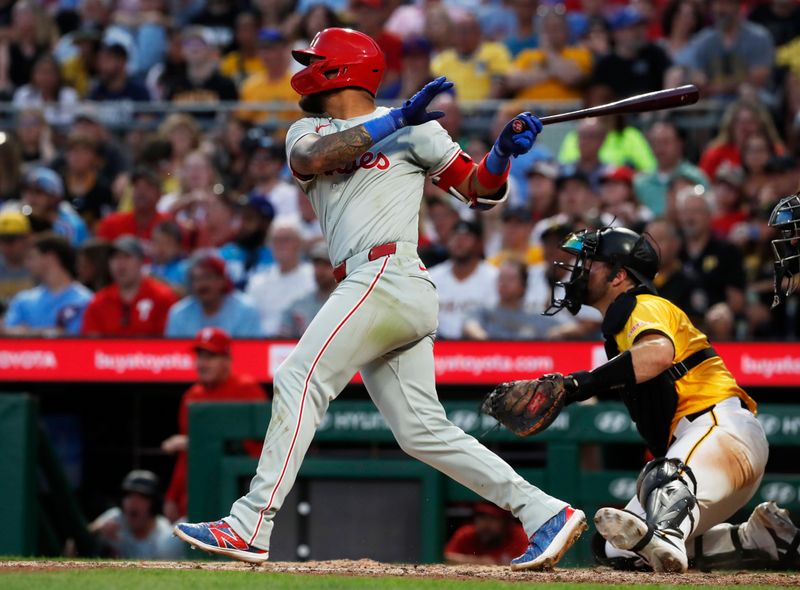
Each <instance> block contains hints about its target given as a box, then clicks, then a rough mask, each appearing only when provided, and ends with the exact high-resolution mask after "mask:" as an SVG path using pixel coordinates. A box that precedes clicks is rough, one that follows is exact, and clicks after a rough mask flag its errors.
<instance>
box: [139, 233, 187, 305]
mask: <svg viewBox="0 0 800 590" xmlns="http://www.w3.org/2000/svg"><path fill="white" fill-rule="evenodd" d="M147 274H149V275H150V276H151V277H155V278H157V279H159V280H161V281H163V282H165V283H166V284H168V285H169V286H170V287H172V289H173V290H174V291H175V292H176V293H178V294H179V295H182V294H183V293H185V292H186V288H187V285H188V275H189V263H188V261H187V260H186V256H185V254H184V248H183V233H182V232H181V228H180V226H179V225H178V224H177V223H175V222H174V221H169V220H167V221H161V222H159V223H158V224H156V226H155V227H154V228H153V234H152V239H151V248H150V264H149V265H148V267H147Z"/></svg>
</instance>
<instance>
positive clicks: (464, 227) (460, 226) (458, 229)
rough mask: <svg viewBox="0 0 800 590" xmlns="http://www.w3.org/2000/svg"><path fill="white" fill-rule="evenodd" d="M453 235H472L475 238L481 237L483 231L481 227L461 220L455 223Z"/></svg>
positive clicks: (472, 222)
mask: <svg viewBox="0 0 800 590" xmlns="http://www.w3.org/2000/svg"><path fill="white" fill-rule="evenodd" d="M453 233H454V234H472V235H473V236H475V237H476V238H481V237H483V230H482V229H481V226H480V225H478V224H477V223H475V222H474V221H466V220H464V219H462V220H461V221H459V222H458V223H456V225H455V227H454V228H453Z"/></svg>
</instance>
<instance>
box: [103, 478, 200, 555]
mask: <svg viewBox="0 0 800 590" xmlns="http://www.w3.org/2000/svg"><path fill="white" fill-rule="evenodd" d="M121 488H122V490H121V491H122V500H121V502H120V505H119V506H114V507H112V508H109V509H108V510H106V511H105V512H103V513H102V514H101V515H100V516H98V517H97V518H95V519H94V520H93V521H92V523H91V524H90V525H89V532H91V533H92V534H94V535H95V536H96V537H97V538H98V539H99V540H100V541H101V543H102V545H103V554H104V555H106V556H108V557H114V558H118V559H182V558H184V557H185V547H184V546H183V544H182V543H181V541H180V540H179V539H177V538H176V537H175V536H174V535H173V534H172V525H171V524H170V522H169V520H168V519H167V518H165V517H164V516H163V515H162V514H161V504H162V491H161V482H160V481H159V479H158V476H157V475H156V474H155V473H153V472H152V471H146V470H144V469H136V470H134V471H131V472H130V473H128V475H126V476H125V479H124V480H122V486H121Z"/></svg>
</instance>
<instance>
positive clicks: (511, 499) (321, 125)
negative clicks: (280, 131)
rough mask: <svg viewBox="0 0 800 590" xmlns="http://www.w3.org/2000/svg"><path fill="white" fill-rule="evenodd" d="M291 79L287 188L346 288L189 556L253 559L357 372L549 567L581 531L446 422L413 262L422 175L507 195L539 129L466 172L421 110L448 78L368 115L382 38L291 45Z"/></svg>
mask: <svg viewBox="0 0 800 590" xmlns="http://www.w3.org/2000/svg"><path fill="white" fill-rule="evenodd" d="M293 54H294V57H295V59H297V61H299V62H300V63H302V64H303V65H304V66H305V68H304V69H303V70H301V71H300V72H298V73H297V74H296V75H295V76H294V78H293V79H292V86H293V87H294V89H295V90H296V91H297V92H298V93H299V94H300V95H301V96H302V98H301V101H300V106H301V107H302V108H303V110H304V111H306V112H308V113H324V114H321V115H318V116H309V117H307V118H303V119H301V120H299V121H297V122H296V123H295V124H294V125H292V126H291V128H290V129H289V132H288V135H287V138H286V150H287V154H288V159H289V163H290V166H291V168H292V171H293V173H294V176H295V178H296V180H297V183H298V184H299V185H300V187H301V188H302V189H303V190H304V191H305V192H306V194H307V195H308V196H309V198H310V199H311V202H312V204H313V207H314V209H315V210H316V213H317V215H318V217H319V219H320V222H321V225H322V230H323V232H324V235H325V238H326V240H327V243H328V248H329V251H330V256H331V260H332V262H333V264H334V265H335V274H336V277H337V280H339V281H340V283H339V285H338V286H337V288H336V290H335V291H334V292H333V294H332V295H331V297H330V299H329V300H328V301H327V302H326V303H325V305H324V306H323V307H322V309H321V310H320V311H319V313H318V314H317V316H316V317H315V318H314V320H313V321H312V322H311V324H310V325H309V327H308V329H307V330H306V332H305V333H304V334H303V336H302V338H301V339H300V342H299V343H298V345H297V347H296V348H295V350H294V351H293V352H292V354H291V355H290V356H289V358H287V359H286V361H285V362H284V363H283V364H282V365H281V366H280V367H279V369H278V371H277V372H276V374H275V389H274V404H273V415H272V419H271V422H270V425H269V428H268V430H267V434H266V439H265V443H264V450H263V452H262V455H261V459H260V461H259V465H258V470H257V472H256V475H255V477H254V478H253V480H252V482H251V484H250V491H249V492H248V493H247V495H245V496H244V497H242V498H240V499H239V500H238V501H237V502H236V503H235V504H234V505H233V507H232V509H231V514H230V516H228V517H226V518H224V519H223V520H220V521H217V522H213V523H200V524H179V525H177V526H176V530H175V532H176V534H177V535H178V536H179V537H181V538H182V539H184V540H186V541H187V542H188V543H190V544H191V545H193V546H195V547H199V548H201V549H204V550H206V551H209V552H212V553H218V554H222V555H227V556H229V557H232V558H234V559H239V560H242V561H248V562H252V563H259V562H263V561H265V560H267V558H268V555H269V543H270V534H271V532H272V521H273V518H274V516H275V514H276V513H277V511H278V510H279V509H280V507H281V505H282V503H283V501H284V499H285V497H286V495H287V494H288V493H289V490H290V489H291V487H292V484H293V483H294V481H295V478H296V476H297V472H298V469H299V468H300V464H301V462H302V460H303V456H304V455H305V453H306V450H307V449H308V446H309V444H310V443H311V440H312V438H313V436H314V433H315V430H316V428H317V427H318V425H319V423H320V421H321V420H322V418H323V416H324V414H325V412H326V410H327V408H328V404H329V403H330V402H331V401H332V400H334V399H335V398H336V396H337V395H338V394H339V393H340V392H341V390H342V389H343V388H344V387H345V385H346V384H347V383H348V382H349V381H350V379H351V378H352V377H353V375H354V374H355V373H357V372H359V371H360V372H361V376H362V378H363V380H364V384H365V385H366V388H367V391H368V392H369V395H370V397H371V398H372V400H373V402H374V403H375V405H376V406H377V407H378V409H379V410H380V412H381V414H382V415H383V417H384V418H385V420H386V422H387V423H388V425H389V427H390V428H391V429H392V432H393V433H394V435H395V437H396V438H397V441H398V443H399V444H400V447H401V448H402V449H403V450H404V451H406V452H407V453H408V454H410V455H411V456H413V457H416V458H418V459H420V460H422V461H424V462H426V463H428V464H429V465H431V466H433V467H435V468H436V469H438V470H440V471H442V472H443V473H445V474H447V475H448V476H450V477H452V478H453V479H455V480H456V481H458V482H459V483H461V484H463V485H464V486H466V487H468V488H469V489H471V490H473V491H474V492H476V493H477V494H479V495H481V496H483V497H484V498H486V499H487V500H490V501H491V502H493V503H495V504H497V505H498V506H500V507H502V508H504V509H506V510H510V511H511V512H512V513H513V514H514V515H515V516H516V517H517V518H519V519H520V520H521V521H522V524H523V526H524V527H525V530H526V532H527V534H528V535H529V537H530V544H529V547H528V549H527V551H526V552H525V553H524V554H523V555H521V556H519V557H517V558H516V559H514V560H512V568H514V569H539V568H545V567H551V566H552V565H554V564H555V563H556V562H557V561H558V560H559V559H560V558H561V556H562V555H563V554H564V553H565V552H566V550H567V549H568V548H569V547H570V546H571V545H572V544H573V543H574V541H575V540H576V539H577V538H578V537H579V536H580V534H581V532H582V531H583V530H584V529H585V528H586V524H585V516H584V514H583V513H582V512H581V511H580V510H575V509H573V508H571V507H570V506H568V505H567V504H565V503H564V502H562V501H561V500H557V499H555V498H553V497H551V496H548V495H547V494H545V493H544V492H542V491H541V490H539V489H537V488H536V487H534V486H532V485H531V484H530V483H528V482H526V481H525V480H523V479H522V478H521V477H520V476H519V475H517V474H516V473H515V472H514V471H513V470H512V469H511V467H510V466H509V465H507V464H506V463H505V462H503V461H502V460H501V459H500V458H499V457H497V456H496V455H495V454H493V453H492V452H490V451H489V450H488V449H486V448H485V447H483V446H482V445H481V444H480V443H478V441H476V440H475V439H474V438H472V437H470V436H468V435H467V434H465V433H464V432H463V431H461V430H460V429H459V428H457V427H456V426H454V425H453V424H452V423H450V422H449V421H448V420H447V417H446V415H445V412H444V410H443V408H442V406H441V404H440V403H439V401H438V398H437V394H436V387H435V383H434V363H433V335H434V334H435V332H436V321H437V320H436V318H437V297H436V288H435V286H434V284H433V283H432V282H431V279H430V277H429V275H428V272H427V270H426V269H425V267H424V266H423V265H422V263H421V262H420V260H419V258H418V256H417V237H418V226H419V219H418V216H419V208H420V201H421V198H422V191H423V184H424V182H425V178H426V176H428V177H431V178H432V179H433V181H434V182H436V183H437V184H438V186H439V187H440V188H442V189H444V190H447V191H450V192H451V193H452V194H454V195H455V196H457V197H458V198H460V199H462V200H464V201H465V202H467V203H469V204H470V205H471V206H472V207H474V208H478V209H486V208H489V207H492V206H494V205H495V204H497V203H498V202H501V201H502V200H504V199H505V197H506V194H507V190H508V189H507V183H506V179H507V176H508V172H509V168H510V158H511V157H512V156H516V155H520V154H523V153H526V152H527V151H529V150H530V149H531V147H532V146H533V143H534V141H535V139H536V135H537V133H538V132H539V131H541V128H542V127H541V123H540V122H539V120H538V119H537V118H536V117H534V116H532V115H530V114H529V113H523V114H521V115H519V116H518V117H516V118H515V119H513V120H512V121H510V122H509V123H508V125H506V127H505V128H504V129H503V131H502V132H501V134H500V136H499V137H498V139H497V142H496V143H495V145H494V146H493V148H492V150H491V152H490V153H489V154H487V155H486V157H485V158H484V159H483V160H482V161H481V162H480V164H477V165H476V164H475V163H474V162H473V161H472V160H471V158H470V157H469V156H468V155H466V154H465V153H464V152H462V151H461V149H460V148H459V146H458V144H456V143H454V142H453V141H452V140H451V139H450V137H449V136H448V135H447V133H446V132H445V131H444V129H443V128H442V127H441V126H440V125H439V124H438V123H437V122H435V121H434V119H436V118H438V117H440V116H442V113H438V112H430V113H429V112H427V111H426V107H427V106H428V104H429V103H430V101H431V100H432V99H433V98H434V97H435V96H436V95H437V94H439V93H440V92H444V91H447V90H448V89H449V88H450V87H452V84H451V83H450V82H447V81H446V79H445V78H438V79H436V80H434V81H433V82H431V83H430V84H428V85H427V86H426V87H425V88H423V89H422V90H421V91H420V92H419V93H418V94H416V95H415V96H414V97H413V98H412V99H410V100H409V101H406V103H405V104H404V105H403V106H402V107H401V108H397V109H388V108H376V107H375V102H374V96H375V93H376V91H377V89H378V86H379V84H380V81H381V78H382V76H383V72H384V70H385V61H384V57H383V54H382V52H381V50H380V49H379V48H378V46H377V44H376V43H375V42H374V41H373V40H372V39H371V38H370V37H368V36H366V35H364V34H362V33H359V32H356V31H352V30H349V29H338V28H333V29H326V30H324V31H322V32H321V33H319V34H318V35H317V36H316V37H315V38H314V40H313V42H312V43H311V47H310V48H308V49H306V50H302V51H295V52H293Z"/></svg>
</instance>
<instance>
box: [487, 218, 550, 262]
mask: <svg viewBox="0 0 800 590" xmlns="http://www.w3.org/2000/svg"><path fill="white" fill-rule="evenodd" d="M502 220H503V227H502V231H501V240H502V241H501V249H500V250H499V251H498V252H497V253H496V254H495V255H494V256H491V257H490V258H489V264H493V265H494V266H501V265H502V264H503V263H504V262H507V261H509V260H512V261H516V262H521V263H523V264H525V265H526V266H531V265H533V264H538V263H540V262H541V261H542V248H541V247H540V246H538V245H535V244H531V233H532V232H533V212H532V211H531V210H530V209H528V208H527V207H520V206H510V207H506V208H505V209H503V213H502Z"/></svg>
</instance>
